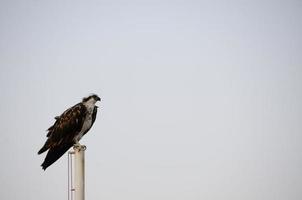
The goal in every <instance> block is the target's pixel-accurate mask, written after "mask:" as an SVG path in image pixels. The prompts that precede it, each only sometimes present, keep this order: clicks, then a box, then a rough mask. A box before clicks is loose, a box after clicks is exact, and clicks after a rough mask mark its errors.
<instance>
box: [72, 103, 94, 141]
mask: <svg viewBox="0 0 302 200" xmlns="http://www.w3.org/2000/svg"><path fill="white" fill-rule="evenodd" d="M94 103H95V102H87V103H86V104H85V103H84V105H85V106H86V108H87V113H86V117H85V120H84V123H83V126H82V129H81V131H80V133H79V134H78V135H77V136H76V138H75V141H80V139H81V138H82V137H83V135H84V133H85V132H86V131H87V130H88V129H89V128H90V127H91V125H92V113H93V109H94V106H95V105H94Z"/></svg>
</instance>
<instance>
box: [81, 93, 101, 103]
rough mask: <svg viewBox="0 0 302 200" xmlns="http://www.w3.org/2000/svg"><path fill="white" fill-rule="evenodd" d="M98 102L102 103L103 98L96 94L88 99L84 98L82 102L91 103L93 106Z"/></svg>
mask: <svg viewBox="0 0 302 200" xmlns="http://www.w3.org/2000/svg"><path fill="white" fill-rule="evenodd" d="M97 101H101V98H100V97H99V96H98V95H96V94H91V95H89V96H88V97H84V98H83V100H82V102H83V103H87V102H91V103H93V104H95V103H96V102H97Z"/></svg>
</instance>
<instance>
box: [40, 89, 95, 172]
mask: <svg viewBox="0 0 302 200" xmlns="http://www.w3.org/2000/svg"><path fill="white" fill-rule="evenodd" d="M100 100H101V99H100V97H98V96H97V95H95V94H92V95H90V96H88V97H84V98H83V100H82V102H80V103H78V104H76V105H74V106H73V107H71V108H69V109H67V110H66V111H65V112H63V113H62V114H61V115H60V116H57V117H55V120H56V121H55V123H54V124H53V125H52V126H51V127H50V128H49V129H48V130H47V131H48V133H47V140H46V142H45V144H44V146H43V147H42V148H41V149H40V150H39V152H38V154H41V153H43V152H45V151H47V150H48V152H47V155H46V157H45V160H44V162H43V163H42V165H41V166H42V168H43V169H44V170H45V169H46V168H47V167H49V166H50V165H51V164H53V163H54V162H55V161H57V160H58V159H59V158H60V157H61V156H62V155H63V154H64V153H65V152H66V151H67V150H68V149H69V148H70V147H72V146H73V145H77V146H79V145H80V144H79V141H80V139H81V138H82V136H83V135H85V134H86V133H87V132H88V131H89V130H90V128H91V127H92V125H93V123H94V121H95V118H96V114H97V108H98V107H97V106H96V105H95V103H96V102H97V101H100Z"/></svg>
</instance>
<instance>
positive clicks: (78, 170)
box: [73, 145, 86, 200]
mask: <svg viewBox="0 0 302 200" xmlns="http://www.w3.org/2000/svg"><path fill="white" fill-rule="evenodd" d="M73 149H74V170H75V171H74V174H75V178H74V181H75V188H74V189H75V200H85V150H86V147H85V146H84V145H81V146H74V147H73Z"/></svg>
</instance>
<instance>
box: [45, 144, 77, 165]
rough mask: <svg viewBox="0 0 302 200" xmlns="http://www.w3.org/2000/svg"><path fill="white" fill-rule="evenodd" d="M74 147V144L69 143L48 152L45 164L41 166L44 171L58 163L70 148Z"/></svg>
mask: <svg viewBox="0 0 302 200" xmlns="http://www.w3.org/2000/svg"><path fill="white" fill-rule="evenodd" d="M72 145H73V144H72V143H68V144H63V145H61V146H58V147H54V148H50V149H49V151H48V152H47V155H46V157H45V160H44V162H43V163H42V165H41V166H42V169H44V170H45V169H46V168H47V167H49V166H50V165H51V164H53V163H54V162H56V161H57V160H58V159H59V158H60V157H61V156H62V155H63V154H64V153H65V152H66V151H67V150H68V149H69V148H70V147H72ZM42 149H43V148H42ZM42 149H41V150H42ZM41 150H40V151H41ZM40 151H39V152H40Z"/></svg>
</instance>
